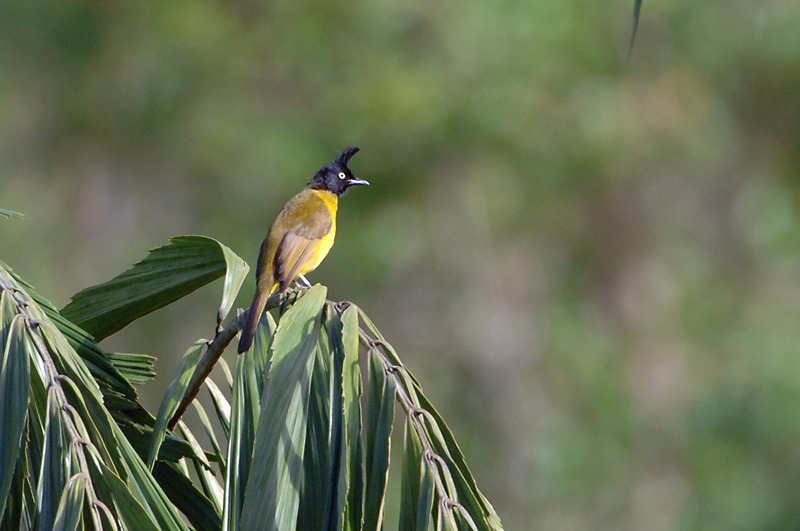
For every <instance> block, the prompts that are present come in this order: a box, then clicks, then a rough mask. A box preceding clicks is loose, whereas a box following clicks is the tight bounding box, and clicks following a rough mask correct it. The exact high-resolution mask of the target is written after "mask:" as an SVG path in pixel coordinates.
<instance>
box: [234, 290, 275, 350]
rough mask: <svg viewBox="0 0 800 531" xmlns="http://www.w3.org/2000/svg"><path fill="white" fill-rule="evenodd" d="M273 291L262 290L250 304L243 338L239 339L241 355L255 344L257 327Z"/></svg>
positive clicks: (243, 329)
mask: <svg viewBox="0 0 800 531" xmlns="http://www.w3.org/2000/svg"><path fill="white" fill-rule="evenodd" d="M271 293H272V290H266V289H265V290H261V291H258V292H257V293H256V296H255V297H253V302H252V303H251V304H250V309H249V310H247V321H246V322H245V323H244V328H242V337H240V338H239V347H238V348H237V349H236V350H237V351H238V352H239V354H241V353H242V352H246V351H247V349H249V348H250V345H252V344H253V337H255V335H256V327H257V326H258V322H259V321H260V320H261V316H262V315H264V307H265V306H266V305H267V299H269V296H270V295H271Z"/></svg>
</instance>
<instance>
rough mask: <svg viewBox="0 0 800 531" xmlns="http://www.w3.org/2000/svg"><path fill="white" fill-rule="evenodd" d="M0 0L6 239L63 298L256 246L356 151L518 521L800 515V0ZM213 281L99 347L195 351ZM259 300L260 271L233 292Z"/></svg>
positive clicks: (21, 261)
mask: <svg viewBox="0 0 800 531" xmlns="http://www.w3.org/2000/svg"><path fill="white" fill-rule="evenodd" d="M631 10H632V0H625V1H618V2H597V1H592V0H573V1H560V2H554V1H540V0H527V1H519V0H514V1H508V0H506V1H503V0H501V1H479V0H458V1H454V0H444V1H428V2H422V1H419V0H412V1H397V0H394V1H388V0H363V1H355V2H323V1H316V2H308V1H288V0H284V1H276V2H259V1H255V0H251V1H238V2H224V1H216V2H214V1H210V0H192V1H190V0H186V1H172V0H166V1H142V2H118V1H115V0H112V1H107V2H89V1H83V2H81V1H76V0H66V1H59V2H52V1H43V0H4V1H3V2H2V4H0V207H4V208H9V209H14V210H19V211H22V212H24V213H25V218H24V219H22V220H20V219H12V220H0V259H2V260H4V261H6V262H7V263H9V264H10V265H11V266H12V267H14V268H15V269H16V271H17V272H18V273H19V274H20V275H22V276H23V277H24V278H25V279H27V280H28V281H29V282H31V283H33V284H34V285H35V286H36V287H37V288H38V289H39V291H40V292H41V293H42V294H44V295H45V296H47V297H49V298H51V299H52V300H53V302H55V303H56V304H57V305H58V306H63V305H64V304H66V302H67V301H68V297H69V295H71V294H73V293H74V292H76V291H78V290H79V289H81V288H83V287H85V286H87V285H90V284H94V283H98V282H100V281H104V280H106V279H108V278H110V277H111V276H113V275H115V274H117V273H119V272H121V271H122V270H123V269H125V268H126V267H128V266H129V265H130V264H131V263H133V262H135V261H137V260H139V259H141V258H143V257H144V256H145V254H146V251H147V250H148V249H149V248H152V247H157V246H160V245H163V244H164V243H166V241H167V238H168V237H170V236H174V235H180V234H190V233H194V234H205V235H208V236H212V237H215V238H217V239H219V240H221V241H222V242H224V243H225V244H227V245H229V246H230V247H232V248H233V249H234V250H235V251H236V252H237V253H239V254H240V255H241V256H243V257H244V258H245V259H246V260H247V261H248V262H249V263H250V264H251V265H252V264H253V263H254V262H255V257H256V254H257V249H258V245H259V243H260V241H261V239H262V238H263V236H264V234H265V231H266V228H267V226H268V224H269V222H270V221H271V219H272V217H273V216H274V215H275V213H276V212H277V210H278V209H279V208H280V206H281V204H282V203H283V202H284V201H285V200H287V199H288V198H289V197H290V196H291V195H293V194H294V193H295V192H296V191H298V190H299V189H300V187H301V186H302V185H304V184H305V182H306V181H307V180H308V179H309V178H310V177H311V176H312V175H313V172H314V171H316V170H317V169H318V168H319V167H320V166H322V165H323V164H325V163H327V162H328V161H330V160H331V159H332V158H333V157H334V155H335V151H336V150H341V149H343V148H345V147H346V146H348V145H354V144H355V145H359V146H361V148H362V150H363V151H362V152H361V153H359V154H358V155H357V156H356V157H355V158H354V159H353V162H352V168H353V170H354V171H355V173H356V175H357V176H359V177H362V178H365V179H368V180H370V181H371V182H372V186H370V187H369V188H358V189H356V190H353V191H352V192H351V193H349V194H348V195H347V196H346V197H345V198H344V199H343V202H342V208H341V215H340V217H339V227H340V229H339V230H340V232H339V236H338V238H337V244H336V246H335V247H334V249H333V251H332V252H331V254H330V256H329V257H328V259H327V260H326V262H325V263H324V264H323V265H322V266H321V267H320V268H319V269H318V270H317V271H316V272H315V273H314V274H312V280H314V281H319V282H322V283H324V284H326V285H328V286H329V288H330V291H329V294H330V296H331V297H332V298H334V299H347V300H351V301H355V302H356V303H358V304H359V305H361V306H362V307H363V308H364V309H365V310H366V311H367V313H368V314H369V315H370V316H371V317H372V318H373V319H374V321H375V322H376V324H377V325H378V326H379V327H380V328H381V329H382V330H383V331H384V333H385V335H386V336H387V337H388V339H389V340H390V341H391V342H392V343H393V344H394V345H395V346H396V347H397V349H398V351H399V353H400V355H401V357H402V358H403V359H404V360H405V361H406V362H407V363H408V365H409V366H410V368H411V369H412V371H414V372H415V373H416V374H417V375H418V376H419V379H420V380H421V382H422V385H423V387H424V389H425V390H426V391H427V392H428V393H429V395H430V397H431V398H432V400H433V401H434V403H435V404H437V405H438V406H439V408H440V409H441V410H442V413H443V415H444V417H445V419H447V420H448V422H449V423H450V425H451V427H452V428H453V430H454V431H455V434H456V437H457V438H458V440H459V441H460V442H461V444H462V447H463V450H464V452H465V454H466V457H467V461H468V463H470V464H471V466H472V468H473V471H474V473H475V475H476V477H477V480H478V484H479V485H480V486H481V487H482V489H483V490H484V492H485V493H486V495H487V496H488V498H489V499H490V500H491V501H492V502H493V504H494V505H495V507H496V508H497V510H498V512H499V513H500V516H501V517H502V518H503V520H504V523H505V524H506V526H507V528H508V529H520V530H527V529H543V530H562V529H575V530H584V529H586V530H590V529H623V530H624V529H630V530H639V529H648V530H660V529H665V530H666V529H725V530H729V529H742V530H752V529H791V528H793V527H794V526H795V525H796V524H797V523H798V522H800V232H798V231H800V217H798V216H799V215H800V210H799V209H800V202H799V201H798V200H799V199H800V187H799V186H798V184H800V180H798V173H799V172H800V30H798V27H799V26H798V21H800V4H798V3H797V1H796V0H767V1H764V2H741V1H723V0H710V1H697V0H664V1H660V2H645V3H644V6H643V11H642V21H641V26H640V28H639V36H638V40H637V42H636V46H635V49H634V52H633V56H632V59H631V60H630V61H628V60H627V58H626V47H627V40H628V34H629V31H630V24H631ZM218 293H219V289H216V290H215V289H212V288H206V289H205V290H203V291H201V292H198V293H197V294H195V295H193V296H192V297H190V298H189V299H188V300H185V301H182V302H181V303H179V304H177V305H174V306H173V307H170V308H168V309H166V310H163V311H161V312H159V313H157V314H155V315H153V316H150V317H148V318H146V319H145V320H143V321H142V322H141V323H138V324H137V325H134V326H133V327H131V329H129V330H127V331H124V332H123V333H121V334H119V335H118V336H116V337H114V338H112V339H110V340H109V341H107V342H106V343H104V346H105V347H106V348H108V349H117V350H124V351H134V352H148V353H152V354H156V355H158V356H160V360H159V364H158V369H159V372H160V373H161V379H160V381H159V382H158V383H156V384H149V385H148V386H145V387H144V388H143V389H142V394H143V398H144V400H145V402H146V403H148V404H150V405H151V407H155V406H156V404H157V403H158V399H159V397H160V394H161V392H162V390H163V386H164V385H166V379H167V378H168V376H169V375H170V374H171V372H172V370H173V369H174V367H175V365H176V363H177V361H176V360H177V356H179V355H180V354H181V353H182V352H183V351H184V350H185V348H187V347H188V346H189V345H190V344H191V343H192V342H193V341H194V340H195V339H196V338H197V337H201V336H205V337H207V336H209V335H210V334H212V332H213V324H214V312H215V309H216V304H217V300H216V299H217V297H218ZM251 293H252V278H251V279H248V282H247V284H246V289H244V290H243V295H242V298H241V299H240V301H239V304H240V305H242V306H243V305H246V304H247V302H248V301H247V300H246V299H247V298H248V297H249V296H250V294H251Z"/></svg>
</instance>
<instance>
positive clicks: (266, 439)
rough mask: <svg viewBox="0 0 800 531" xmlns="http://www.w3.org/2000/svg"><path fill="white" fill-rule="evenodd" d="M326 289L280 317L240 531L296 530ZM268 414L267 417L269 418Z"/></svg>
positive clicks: (310, 294)
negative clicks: (256, 458) (300, 481)
mask: <svg viewBox="0 0 800 531" xmlns="http://www.w3.org/2000/svg"><path fill="white" fill-rule="evenodd" d="M326 292H327V290H326V288H325V287H324V286H320V285H317V286H314V287H313V288H311V289H309V290H308V291H306V292H305V294H304V295H303V297H302V298H300V299H299V300H298V301H297V302H296V303H295V304H294V305H293V306H292V307H291V308H290V309H289V310H288V311H287V312H286V313H285V314H284V315H283V317H282V318H281V321H280V323H279V324H278V329H277V330H276V332H275V338H274V340H273V342H272V351H273V354H272V367H271V369H270V373H269V377H268V380H267V385H266V387H265V390H264V393H265V397H264V399H263V400H262V411H261V416H260V420H259V426H258V431H257V433H256V441H255V449H254V455H258V456H259V460H257V461H255V462H254V464H253V467H252V468H251V471H250V477H249V479H248V482H247V487H246V488H245V498H244V505H243V507H242V520H241V526H242V529H248V530H250V529H253V530H256V529H294V527H295V524H296V520H297V510H298V503H299V494H300V485H299V479H300V477H301V476H302V467H303V452H304V449H305V437H306V415H305V413H306V411H307V408H308V388H309V380H310V378H311V371H312V370H313V365H314V363H313V362H314V355H313V354H314V350H315V348H316V345H317V341H318V336H319V329H320V320H321V313H322V308H323V304H324V302H325V294H326ZM266 412H269V414H266Z"/></svg>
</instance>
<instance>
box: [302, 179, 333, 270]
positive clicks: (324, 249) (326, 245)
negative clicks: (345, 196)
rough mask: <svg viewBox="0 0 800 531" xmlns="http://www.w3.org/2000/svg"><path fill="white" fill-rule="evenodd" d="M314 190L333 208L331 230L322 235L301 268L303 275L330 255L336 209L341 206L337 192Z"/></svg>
mask: <svg viewBox="0 0 800 531" xmlns="http://www.w3.org/2000/svg"><path fill="white" fill-rule="evenodd" d="M312 192H313V193H314V194H315V195H316V196H317V197H319V198H320V199H322V201H323V202H324V203H325V204H326V205H327V207H328V208H330V210H331V230H330V232H328V234H326V235H325V236H323V237H322V239H321V240H320V241H319V243H318V244H317V245H316V247H315V248H314V252H313V253H311V256H310V257H309V258H308V260H307V261H306V263H305V264H304V265H303V266H302V267H301V268H300V273H299V274H301V275H305V274H306V273H310V272H312V271H314V270H315V269H316V268H317V266H319V265H320V264H321V263H322V261H323V260H324V259H325V257H326V256H328V253H329V252H330V250H331V247H333V242H334V240H335V239H336V210H337V208H338V206H339V198H338V197H337V196H336V194H332V193H331V192H325V191H322V190H312Z"/></svg>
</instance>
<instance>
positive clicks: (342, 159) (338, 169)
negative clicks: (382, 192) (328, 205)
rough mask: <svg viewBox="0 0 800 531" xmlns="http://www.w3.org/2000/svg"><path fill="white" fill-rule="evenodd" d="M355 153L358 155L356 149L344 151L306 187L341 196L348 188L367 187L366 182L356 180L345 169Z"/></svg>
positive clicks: (348, 170)
mask: <svg viewBox="0 0 800 531" xmlns="http://www.w3.org/2000/svg"><path fill="white" fill-rule="evenodd" d="M356 153H358V148H357V147H349V148H347V149H345V150H344V153H342V154H341V155H339V156H338V157H337V158H336V160H334V161H333V162H331V163H330V164H328V165H327V166H325V167H324V168H322V169H321V170H319V171H318V172H317V174H316V175H315V176H314V178H313V179H311V182H310V183H308V187H309V188H313V189H315V190H327V191H329V192H333V193H334V194H336V195H342V194H343V193H344V191H345V190H347V188H349V187H350V186H354V185H357V184H363V185H369V183H368V182H367V181H364V180H362V179H356V178H355V176H354V175H353V173H352V172H351V171H350V168H348V167H347V163H348V162H350V159H351V158H352V157H353V155H355V154H356Z"/></svg>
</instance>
